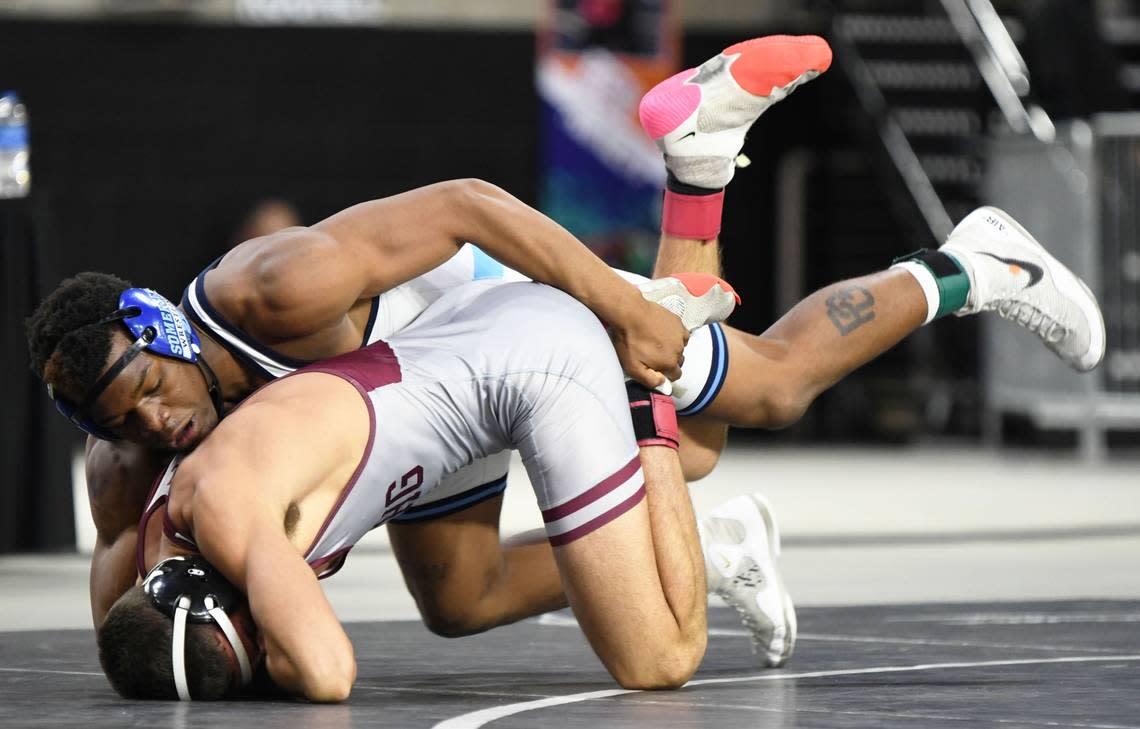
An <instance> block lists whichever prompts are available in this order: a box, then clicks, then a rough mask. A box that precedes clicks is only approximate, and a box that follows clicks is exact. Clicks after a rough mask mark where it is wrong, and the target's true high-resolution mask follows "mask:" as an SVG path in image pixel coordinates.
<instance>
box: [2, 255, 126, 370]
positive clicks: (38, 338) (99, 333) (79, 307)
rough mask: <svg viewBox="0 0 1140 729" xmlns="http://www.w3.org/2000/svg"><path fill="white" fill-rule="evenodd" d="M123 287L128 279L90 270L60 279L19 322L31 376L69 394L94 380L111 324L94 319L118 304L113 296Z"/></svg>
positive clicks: (103, 357)
mask: <svg viewBox="0 0 1140 729" xmlns="http://www.w3.org/2000/svg"><path fill="white" fill-rule="evenodd" d="M129 288H131V284H130V282H129V281H125V280H123V279H121V278H119V277H118V276H112V275H111V274H109V273H97V272H94V271H84V272H83V273H81V274H78V275H77V276H75V277H73V278H69V279H65V280H63V281H62V282H61V283H60V284H59V286H58V287H56V289H55V291H53V292H51V294H49V295H48V297H47V298H46V299H44V300H43V301H41V302H40V305H39V306H37V307H36V310H35V311H34V312H32V315H31V316H30V317H28V318H27V320H26V321H25V322H24V330H25V332H26V334H27V337H28V353H29V355H30V356H31V361H30V364H31V367H32V371H33V372H35V373H36V376H37V377H39V378H40V379H42V380H44V381H45V382H51V384H52V385H54V386H56V387H61V388H63V389H66V390H68V391H69V392H73V393H81V392H86V391H87V390H88V388H90V387H91V385H93V384H95V380H96V379H97V378H98V377H99V373H100V372H102V371H103V365H104V364H106V362H107V356H108V355H109V354H110V353H111V332H112V331H114V326H115V325H114V322H112V323H108V324H104V325H102V326H95V324H96V322H98V321H99V320H100V319H102V318H103V317H105V316H107V315H108V314H110V313H112V312H114V311H115V310H116V309H118V308H119V295H120V294H121V293H122V292H123V291H124V290H126V289H129ZM49 369H50V371H48V370H49Z"/></svg>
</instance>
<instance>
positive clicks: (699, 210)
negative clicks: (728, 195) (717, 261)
mask: <svg viewBox="0 0 1140 729" xmlns="http://www.w3.org/2000/svg"><path fill="white" fill-rule="evenodd" d="M723 207H724V190H721V191H720V192H717V193H713V194H712V195H682V194H681V193H679V192H673V191H672V190H665V207H664V209H663V210H662V211H661V230H662V232H664V233H665V234H666V235H672V236H676V237H678V238H693V239H696V240H712V239H713V238H716V237H717V235H719V234H720V213H721V209H722V208H723Z"/></svg>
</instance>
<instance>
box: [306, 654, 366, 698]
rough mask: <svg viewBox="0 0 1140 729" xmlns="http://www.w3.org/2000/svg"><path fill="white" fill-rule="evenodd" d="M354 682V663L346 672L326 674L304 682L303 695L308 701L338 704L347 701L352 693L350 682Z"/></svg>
mask: <svg viewBox="0 0 1140 729" xmlns="http://www.w3.org/2000/svg"><path fill="white" fill-rule="evenodd" d="M355 682H356V664H355V663H354V664H353V666H352V670H351V671H348V672H340V673H337V674H332V675H329V674H326V675H322V676H320V677H319V678H316V679H315V680H314V681H312V682H309V683H306V685H305V689H304V692H303V693H304V696H305V698H306V699H307V700H308V701H312V702H314V703H318V704H339V703H340V702H342V701H347V700H348V697H349V695H350V694H351V693H352V684H354V683H355Z"/></svg>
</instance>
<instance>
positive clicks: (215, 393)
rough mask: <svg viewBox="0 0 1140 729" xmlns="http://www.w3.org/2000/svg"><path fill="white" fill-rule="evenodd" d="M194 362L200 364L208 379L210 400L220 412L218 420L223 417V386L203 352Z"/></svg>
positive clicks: (207, 385)
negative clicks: (207, 362)
mask: <svg viewBox="0 0 1140 729" xmlns="http://www.w3.org/2000/svg"><path fill="white" fill-rule="evenodd" d="M194 364H196V365H198V370H199V371H200V372H201V373H202V379H204V380H205V381H206V391H207V392H208V393H210V402H212V403H213V404H214V411H215V412H216V413H217V414H218V420H221V419H222V387H221V385H219V384H218V376H217V375H215V374H214V371H213V370H212V369H210V365H208V364H206V358H205V357H203V356H202V354H201V353H199V354H198V356H197V357H196V358H195V359H194Z"/></svg>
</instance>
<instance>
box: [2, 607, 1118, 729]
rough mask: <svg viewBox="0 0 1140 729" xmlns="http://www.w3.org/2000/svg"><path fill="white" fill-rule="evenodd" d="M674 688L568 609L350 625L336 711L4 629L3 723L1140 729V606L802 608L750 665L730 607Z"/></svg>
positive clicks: (65, 639)
mask: <svg viewBox="0 0 1140 729" xmlns="http://www.w3.org/2000/svg"><path fill="white" fill-rule="evenodd" d="M710 623H711V629H710V634H711V635H710V639H709V649H708V654H707V656H706V658H705V662H704V665H703V667H702V668H701V670H700V672H699V673H698V674H697V676H696V677H695V678H694V680H693V681H692V682H691V683H690V684H689V685H688V686H686V687H685V688H683V689H681V690H679V691H674V692H657V693H650V692H626V691H621V690H620V689H618V688H617V687H616V685H615V684H613V682H612V681H610V679H609V678H608V676H607V675H606V674H605V672H604V671H603V670H602V668H601V666H600V664H599V663H598V662H597V660H596V659H595V658H594V656H593V654H592V653H591V652H590V649H589V647H588V646H587V645H586V643H585V641H584V640H583V638H582V636H581V634H580V633H579V632H578V629H577V627H576V626H575V625H574V624H573V623H572V619H571V618H570V617H569V616H568V615H567V614H565V613H562V614H557V615H553V616H548V617H546V618H544V619H541V620H532V621H528V622H525V623H520V624H519V625H515V626H511V627H508V628H501V629H498V630H495V631H491V632H489V633H486V634H484V635H481V636H476V637H473V638H462V639H457V640H447V639H443V638H437V637H435V636H433V635H431V634H429V633H428V632H427V631H426V630H425V629H424V628H423V627H422V626H420V625H419V624H418V623H410V622H388V623H355V624H351V625H350V626H349V634H350V635H351V636H352V639H353V642H354V643H355V645H356V652H357V660H358V663H359V676H358V679H357V683H356V687H355V689H354V690H353V694H352V698H351V699H350V700H349V701H348V703H347V704H344V705H340V706H310V705H305V704H302V703H294V702H287V701H276V702H270V701H235V702H225V703H215V704H208V703H192V704H178V703H155V702H129V701H123V700H121V699H119V698H118V696H116V695H115V694H114V693H113V692H112V691H111V689H110V688H109V686H108V684H107V682H106V681H105V680H104V678H103V677H102V675H101V674H100V673H99V666H98V661H97V659H96V655H95V649H94V645H93V639H92V635H91V633H90V632H88V631H58V632H26V633H18V632H17V633H0V727H5V728H13V727H44V728H45V729H49V728H50V729H56V728H57V727H80V726H81V727H86V728H88V729H101V728H102V727H115V728H116V729H119V728H120V727H145V728H146V729H164V728H165V727H176V728H181V727H190V728H194V727H200V728H202V729H207V728H225V729H230V728H234V729H237V728H238V727H269V728H271V729H285V728H286V727H306V728H312V729H340V728H341V727H344V728H347V727H441V729H460V728H469V729H473V728H474V727H481V726H491V727H495V728H496V729H507V728H509V727H513V728H521V727H536V726H552V727H555V726H556V727H582V728H583V729H600V728H602V727H607V728H608V727H635V726H636V727H666V728H667V729H680V728H681V727H717V728H723V727H753V728H763V727H818V728H820V729H830V728H832V727H835V728H839V727H843V728H844V729H859V728H862V727H875V728H884V729H895V728H898V729H904V728H905V729H910V728H913V727H922V728H923V729H926V728H929V727H958V728H961V729H966V728H970V729H972V728H974V727H1003V728H1005V729H1011V728H1015V727H1098V728H1104V729H1120V728H1123V727H1136V728H1138V729H1140V603H1137V602H1104V601H1098V602H1060V603H997V604H985V605H980V604H979V605H972V604H971V605H962V604H955V605H918V606H891V607H843V608H815V609H810V608H809V609H804V610H802V611H801V615H800V639H799V644H798V647H797V650H796V655H795V657H794V658H793V659H792V661H791V663H790V664H789V665H788V666H787V667H786V668H784V669H782V670H759V669H757V668H756V667H755V664H754V663H753V661H752V658H751V654H750V652H749V647H748V644H747V640H746V639H745V638H744V637H743V631H742V630H741V629H740V628H739V626H738V625H737V624H736V622H735V619H734V613H732V612H731V611H728V610H726V609H715V610H713V611H712V614H711V616H710Z"/></svg>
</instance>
